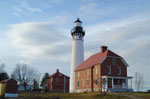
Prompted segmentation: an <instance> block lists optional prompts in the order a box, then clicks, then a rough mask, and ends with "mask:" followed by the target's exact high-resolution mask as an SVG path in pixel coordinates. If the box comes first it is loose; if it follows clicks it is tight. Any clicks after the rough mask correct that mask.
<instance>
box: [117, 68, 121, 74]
mask: <svg viewBox="0 0 150 99" xmlns="http://www.w3.org/2000/svg"><path fill="white" fill-rule="evenodd" d="M118 69H119V72H118ZM117 75H121V67H117Z"/></svg>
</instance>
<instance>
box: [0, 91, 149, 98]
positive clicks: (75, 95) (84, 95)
mask: <svg viewBox="0 0 150 99" xmlns="http://www.w3.org/2000/svg"><path fill="white" fill-rule="evenodd" d="M18 94H19V97H18V98H8V99H150V93H130V92H122V93H119V92H118V93H107V95H105V96H104V95H100V93H98V92H89V93H57V92H55V93H52V92H44V93H42V92H19V93H18ZM0 99H2V98H1V97H0ZM5 99H7V98H5Z"/></svg>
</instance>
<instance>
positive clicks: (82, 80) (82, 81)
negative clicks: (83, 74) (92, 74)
mask: <svg viewBox="0 0 150 99" xmlns="http://www.w3.org/2000/svg"><path fill="white" fill-rule="evenodd" d="M82 87H84V79H82Z"/></svg>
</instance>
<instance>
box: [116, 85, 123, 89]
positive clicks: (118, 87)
mask: <svg viewBox="0 0 150 99" xmlns="http://www.w3.org/2000/svg"><path fill="white" fill-rule="evenodd" d="M114 88H117V89H121V88H122V86H121V85H114Z"/></svg>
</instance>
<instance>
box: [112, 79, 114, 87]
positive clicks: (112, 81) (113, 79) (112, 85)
mask: <svg viewBox="0 0 150 99" xmlns="http://www.w3.org/2000/svg"><path fill="white" fill-rule="evenodd" d="M112 89H114V78H112Z"/></svg>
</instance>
